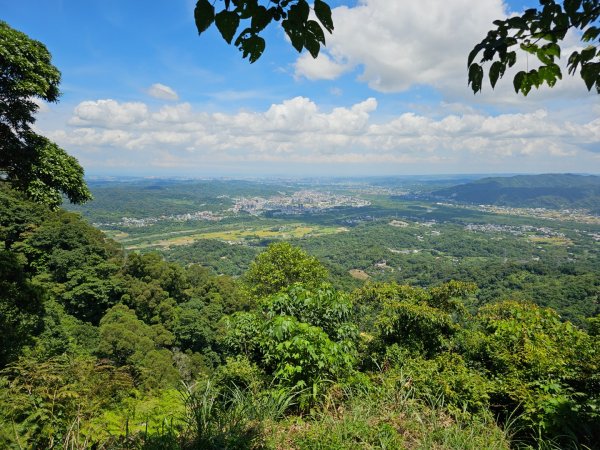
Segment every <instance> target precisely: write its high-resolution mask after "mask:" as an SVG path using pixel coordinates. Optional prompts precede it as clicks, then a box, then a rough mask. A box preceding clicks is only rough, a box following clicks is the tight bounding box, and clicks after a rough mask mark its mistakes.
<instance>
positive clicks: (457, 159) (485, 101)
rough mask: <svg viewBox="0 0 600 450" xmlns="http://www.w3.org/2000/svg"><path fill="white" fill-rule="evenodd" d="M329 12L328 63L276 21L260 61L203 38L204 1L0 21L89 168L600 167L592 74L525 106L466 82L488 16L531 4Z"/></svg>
mask: <svg viewBox="0 0 600 450" xmlns="http://www.w3.org/2000/svg"><path fill="white" fill-rule="evenodd" d="M330 4H331V5H332V7H334V13H333V18H334V22H335V26H336V30H335V31H334V35H333V36H328V47H327V49H326V50H325V51H324V52H322V54H321V56H320V57H319V58H318V59H317V60H312V58H310V56H308V55H298V53H296V51H295V50H294V49H293V48H292V47H291V45H289V43H288V42H287V40H286V39H285V36H284V33H283V31H282V30H281V29H280V28H279V27H272V28H271V29H270V30H269V32H268V33H267V34H266V35H265V37H266V38H267V49H266V51H265V53H264V55H263V56H262V58H261V59H260V60H259V61H258V62H256V63H255V64H249V63H248V62H247V61H246V60H243V59H242V58H241V55H240V53H239V52H238V51H237V50H236V49H235V48H234V47H232V46H228V45H227V44H226V43H225V42H224V41H223V40H222V38H221V37H220V35H219V34H218V32H217V31H216V29H211V30H209V31H207V32H206V33H205V34H203V35H202V36H200V37H199V36H198V34H197V32H196V29H195V26H194V22H193V8H194V2H193V1H192V0H185V1H169V2H166V1H145V2H142V1H137V0H135V1H134V0H131V1H122V0H121V1H117V0H104V1H95V0H86V1H83V2H82V1H75V0H44V1H39V0H37V1H30V0H21V1H19V2H15V1H12V0H11V1H8V0H0V10H1V11H2V13H1V15H0V18H1V19H2V20H5V21H7V22H8V23H9V25H11V26H12V27H14V28H16V29H18V30H21V31H23V32H25V33H27V34H28V35H29V36H31V37H33V38H35V39H38V40H40V41H42V42H43V43H44V44H46V46H47V47H48V49H49V50H50V51H51V53H52V55H53V62H54V64H55V65H56V66H57V67H58V68H59V69H60V70H61V71H62V74H63V78H62V85H61V90H62V92H63V95H62V98H61V102H60V103H58V104H52V105H41V107H40V112H39V114H38V122H37V127H38V129H39V130H40V131H41V132H43V133H44V134H46V135H48V136H49V137H51V138H52V139H54V140H55V141H57V142H58V143H59V144H60V145H61V146H63V147H64V148H65V149H66V150H67V151H68V152H69V153H71V154H73V155H74V156H76V157H77V158H78V159H79V160H80V162H81V163H82V165H83V166H84V167H85V169H86V173H87V174H90V175H158V176H169V175H180V176H264V175H276V176H287V175H299V176H304V175H378V174H381V175H393V174H435V173H486V172H488V173H492V172H493V173H498V172H510V173H516V172H566V171H570V172H586V173H590V172H591V173H597V172H600V120H599V119H598V116H599V114H598V113H599V112H600V104H599V103H598V96H597V95H595V94H590V93H588V92H587V91H586V89H585V87H584V86H583V83H582V81H581V80H580V79H578V78H573V77H568V76H567V77H565V80H564V81H563V82H562V83H561V84H560V85H559V86H558V87H556V88H554V89H547V88H546V89H542V90H540V91H539V92H534V93H532V94H530V96H528V97H527V98H522V97H518V96H516V95H515V94H514V92H513V91H512V88H511V80H510V78H506V79H504V80H502V81H501V82H500V86H498V87H497V88H496V90H495V91H492V90H491V88H490V87H489V86H485V87H484V92H483V94H480V95H477V96H474V95H473V94H472V93H471V92H470V91H469V89H468V87H467V82H466V56H467V54H468V52H469V50H470V49H471V48H472V46H473V45H474V44H475V43H477V42H478V41H479V40H480V39H481V38H482V37H483V35H484V33H485V31H486V30H487V29H489V28H490V24H491V21H492V20H493V19H496V18H501V17H504V16H505V15H506V14H510V13H511V12H513V11H520V10H522V9H523V8H524V7H525V6H528V5H529V6H531V5H533V4H535V2H534V1H531V2H517V1H511V2H501V1H500V0H480V1H477V2H474V1H471V0H448V1H445V2H441V1H439V0H421V1H419V2H413V1H408V0H402V1H401V0H398V1H396V2H390V1H389V0H361V1H358V2H357V1H350V2H344V1H335V2H330ZM577 45H578V40H577V36H576V35H570V36H568V38H567V42H566V43H565V48H564V49H563V54H568V49H569V48H575V47H576V46H577ZM520 64H522V65H525V64H527V61H526V59H525V58H522V59H521V61H520ZM565 72H566V71H565Z"/></svg>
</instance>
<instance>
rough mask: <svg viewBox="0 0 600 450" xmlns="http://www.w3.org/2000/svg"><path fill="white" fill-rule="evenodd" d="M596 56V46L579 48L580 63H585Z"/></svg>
mask: <svg viewBox="0 0 600 450" xmlns="http://www.w3.org/2000/svg"><path fill="white" fill-rule="evenodd" d="M594 56H596V47H594V46H589V47H586V48H584V49H583V50H581V63H582V64H583V63H586V62H588V61H591V59H592V58H593V57H594Z"/></svg>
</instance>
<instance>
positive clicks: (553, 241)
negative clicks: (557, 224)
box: [529, 236, 573, 245]
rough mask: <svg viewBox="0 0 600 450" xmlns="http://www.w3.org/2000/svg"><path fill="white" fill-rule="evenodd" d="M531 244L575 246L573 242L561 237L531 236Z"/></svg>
mask: <svg viewBox="0 0 600 450" xmlns="http://www.w3.org/2000/svg"><path fill="white" fill-rule="evenodd" d="M529 240H530V241H531V242H536V243H538V244H550V245H573V241H572V240H571V239H569V238H566V237H561V236H529Z"/></svg>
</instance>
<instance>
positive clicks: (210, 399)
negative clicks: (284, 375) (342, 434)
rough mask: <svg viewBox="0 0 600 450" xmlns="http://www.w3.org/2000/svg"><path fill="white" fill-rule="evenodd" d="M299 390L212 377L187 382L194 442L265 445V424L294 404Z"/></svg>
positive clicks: (202, 445)
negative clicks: (218, 381) (258, 387)
mask: <svg viewBox="0 0 600 450" xmlns="http://www.w3.org/2000/svg"><path fill="white" fill-rule="evenodd" d="M295 397H296V393H294V392H293V391H292V390H291V389H289V388H284V387H276V388H270V389H266V390H264V391H261V392H258V393H256V392H253V391H251V390H250V389H242V388H240V387H238V386H236V385H232V386H225V387H218V386H215V384H214V383H213V382H212V381H211V380H208V381H205V382H203V383H200V384H197V385H193V386H187V389H186V392H185V400H186V407H187V408H186V409H187V414H188V416H187V423H188V427H189V430H190V432H191V437H190V445H191V446H193V447H194V448H202V449H207V450H211V449H240V450H244V449H253V448H260V447H262V446H263V435H264V433H263V430H264V426H265V424H267V423H269V422H274V421H276V420H278V419H280V418H281V417H283V415H284V414H285V412H286V411H287V410H288V409H289V408H290V407H291V406H292V405H293V404H294V399H295Z"/></svg>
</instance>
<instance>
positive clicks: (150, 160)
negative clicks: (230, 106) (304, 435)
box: [46, 97, 600, 173]
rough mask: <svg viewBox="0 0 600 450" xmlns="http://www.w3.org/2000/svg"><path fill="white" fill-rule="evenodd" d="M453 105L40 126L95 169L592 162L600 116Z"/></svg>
mask: <svg viewBox="0 0 600 450" xmlns="http://www.w3.org/2000/svg"><path fill="white" fill-rule="evenodd" d="M450 106H451V108H449V110H450V111H458V112H449V113H446V114H445V115H442V116H439V114H438V115H425V114H419V113H415V112H406V113H402V114H399V115H397V116H395V117H389V118H387V119H386V120H383V121H382V120H376V119H375V118H374V117H373V113H374V112H375V111H376V109H377V100H375V99H374V98H369V99H366V100H364V101H362V102H359V103H356V104H354V105H351V106H345V107H337V108H333V109H331V110H327V111H324V110H322V109H321V108H320V107H319V106H318V105H317V104H316V103H315V102H313V101H312V100H310V99H308V98H305V97H294V98H291V99H288V100H285V101H282V102H281V103H276V104H272V105H271V106H270V107H269V108H268V109H266V110H265V111H240V112H238V113H234V114H226V113H208V112H204V111H198V110H195V109H194V107H192V105H191V104H189V103H180V104H176V105H168V106H163V107H161V108H159V109H157V110H154V111H152V110H150V108H149V107H148V106H147V105H145V104H143V103H119V102H116V101H115V100H97V101H87V102H82V103H81V104H79V105H78V106H77V107H76V108H75V110H74V114H73V117H72V118H71V120H70V121H69V123H70V124H71V125H72V128H73V129H72V130H70V131H68V132H66V131H64V130H58V131H55V132H51V131H50V132H46V133H47V134H48V135H49V136H50V137H51V138H52V139H54V140H56V141H57V142H58V143H59V144H60V145H62V146H64V147H65V148H66V149H67V150H70V149H74V150H73V151H74V153H75V155H76V156H79V155H81V156H82V157H84V158H85V161H86V162H87V163H88V164H91V165H92V166H96V167H99V166H102V167H107V166H105V162H104V160H111V161H129V162H131V163H133V162H137V164H138V167H144V168H146V169H147V170H151V168H152V167H157V168H159V167H162V168H165V167H169V168H173V169H174V168H179V169H180V170H186V171H189V170H192V169H194V168H202V167H205V166H206V165H207V164H225V165H227V166H228V167H234V166H236V165H238V166H240V167H246V166H248V164H260V165H261V167H267V166H268V164H280V165H281V164H284V165H287V166H288V168H293V167H294V166H295V165H303V164H304V165H310V164H317V165H319V164H322V165H323V164H324V165H327V164H336V165H338V166H339V165H340V164H347V165H353V166H354V167H356V171H357V172H362V171H363V170H366V168H368V167H371V170H373V168H378V169H377V170H383V171H385V172H386V173H389V172H390V171H393V170H399V171H402V172H403V173H406V172H410V171H413V172H414V171H415V170H417V169H415V168H420V169H418V170H419V171H421V172H430V173H432V172H452V171H460V172H465V171H486V170H487V171H489V170H494V171H502V170H505V171H513V172H514V171H524V170H530V171H544V170H572V171H581V172H584V171H589V170H590V168H591V164H597V160H598V158H597V157H598V155H597V154H595V153H594V149H595V148H596V147H595V145H596V143H598V142H599V141H600V119H595V120H591V121H587V122H585V123H574V122H571V121H568V120H564V119H561V117H560V115H557V114H553V113H550V112H548V111H547V110H544V109H539V110H536V111H533V112H527V113H519V114H500V115H497V116H491V115H486V114H483V113H477V112H475V111H473V110H471V109H469V108H461V107H460V105H450ZM95 155H102V158H99V157H98V156H95ZM141 155H143V157H141ZM515 157H520V158H519V160H518V161H519V163H518V164H519V165H518V166H515ZM90 161H91V162H90ZM338 166H336V167H338ZM315 167H317V166H315ZM330 173H334V172H333V171H330Z"/></svg>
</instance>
